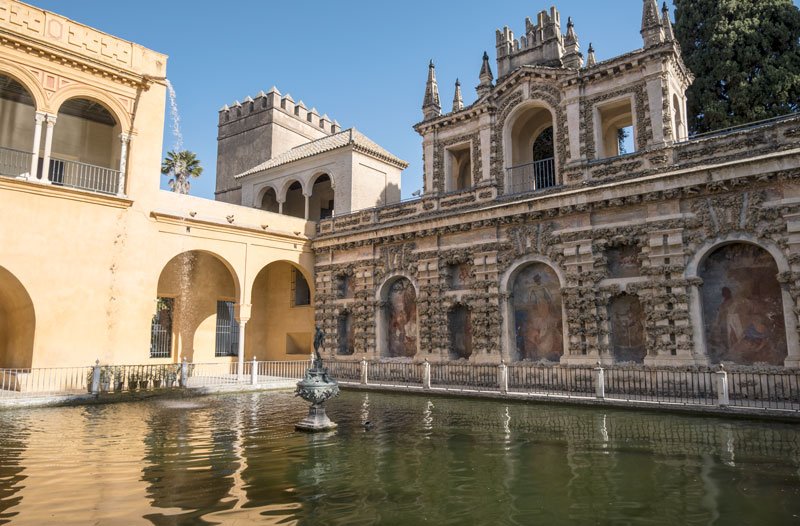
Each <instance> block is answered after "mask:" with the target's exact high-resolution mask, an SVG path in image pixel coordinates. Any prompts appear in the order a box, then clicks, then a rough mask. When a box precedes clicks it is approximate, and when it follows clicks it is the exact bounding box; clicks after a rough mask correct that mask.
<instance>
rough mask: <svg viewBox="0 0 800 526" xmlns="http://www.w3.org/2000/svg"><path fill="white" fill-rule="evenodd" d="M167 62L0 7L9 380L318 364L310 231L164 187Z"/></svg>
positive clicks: (1, 248) (1, 331)
mask: <svg viewBox="0 0 800 526" xmlns="http://www.w3.org/2000/svg"><path fill="white" fill-rule="evenodd" d="M166 64H167V57H166V56H164V55H162V54H159V53H156V52H154V51H150V50H148V49H145V48H143V47H141V46H139V45H137V44H134V43H131V42H126V41H124V40H121V39H118V38H116V37H113V36H110V35H107V34H105V33H102V32H100V31H97V30H95V29H92V28H90V27H87V26H84V25H81V24H79V23H76V22H74V21H72V20H69V19H66V18H64V17H62V16H59V15H57V14H54V13H50V12H47V11H44V10H41V9H37V8H35V7H33V6H30V5H27V4H23V3H21V2H16V1H9V0H0V222H2V224H3V227H2V228H0V368H30V367H34V368H39V367H67V366H78V365H86V364H90V363H93V362H94V361H95V359H100V361H101V362H103V363H168V362H176V361H179V360H181V359H182V358H183V357H186V358H187V359H189V360H190V361H195V362H214V361H236V360H237V356H238V357H240V358H242V359H252V357H254V356H255V357H257V358H258V359H259V360H263V359H273V360H275V359H305V358H306V357H307V356H308V353H309V351H310V341H311V335H312V332H313V318H314V314H313V306H312V303H311V301H310V298H311V297H312V295H313V290H312V289H313V283H314V280H313V278H312V274H311V269H312V268H313V254H312V252H311V250H310V240H309V238H310V236H311V234H312V233H313V229H314V224H313V223H311V222H308V221H305V220H304V219H302V218H296V217H290V216H286V215H279V214H276V213H271V212H267V211H264V210H259V209H255V208H249V207H242V206H237V205H232V204H227V203H221V202H215V201H210V200H206V199H199V198H195V197H191V196H187V195H178V194H174V193H171V192H166V191H163V190H160V189H159V180H160V177H161V175H160V165H161V142H162V133H163V128H164V113H165V100H166V81H165V77H166ZM220 313H221V314H220ZM223 322H224V323H223ZM221 325H224V327H222V329H221V328H220V327H221ZM159 331H160V332H159ZM159 333H160V334H162V337H160V338H159V337H157V335H158V334H159ZM221 333H223V336H224V338H222V340H221V338H220V334H221Z"/></svg>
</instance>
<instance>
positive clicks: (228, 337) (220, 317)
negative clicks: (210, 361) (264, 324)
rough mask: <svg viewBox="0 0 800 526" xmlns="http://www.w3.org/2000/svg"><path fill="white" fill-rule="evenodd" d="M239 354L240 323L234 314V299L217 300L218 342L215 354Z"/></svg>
mask: <svg viewBox="0 0 800 526" xmlns="http://www.w3.org/2000/svg"><path fill="white" fill-rule="evenodd" d="M238 355H239V323H238V322H237V321H236V318H235V317H234V315H233V302H232V301H218V302H217V343H216V347H215V349H214V356H238Z"/></svg>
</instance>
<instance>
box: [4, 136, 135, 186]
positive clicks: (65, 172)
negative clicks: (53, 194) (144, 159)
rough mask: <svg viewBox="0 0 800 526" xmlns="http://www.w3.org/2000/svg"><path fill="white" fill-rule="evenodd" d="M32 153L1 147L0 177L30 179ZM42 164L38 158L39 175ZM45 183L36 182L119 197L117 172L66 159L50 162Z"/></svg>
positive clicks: (56, 159) (118, 175)
mask: <svg viewBox="0 0 800 526" xmlns="http://www.w3.org/2000/svg"><path fill="white" fill-rule="evenodd" d="M32 155H33V154H32V153H31V152H23V151H20V150H14V149H12V148H3V147H0V176H5V177H14V178H24V179H29V176H30V171H31V160H32V158H31V156H32ZM43 162H44V160H43V159H42V158H41V157H40V158H39V169H38V172H39V173H43V171H42V164H43ZM48 164H49V167H48V170H47V179H46V180H45V179H36V180H37V181H42V182H45V183H51V184H53V185H56V186H66V187H68V188H77V189H79V190H88V191H90V192H97V193H100V194H108V195H117V194H118V193H120V190H121V189H120V172H119V170H112V169H111V168H104V167H102V166H95V165H92V164H87V163H81V162H77V161H68V160H65V159H58V158H51V159H50V162H49V163H48Z"/></svg>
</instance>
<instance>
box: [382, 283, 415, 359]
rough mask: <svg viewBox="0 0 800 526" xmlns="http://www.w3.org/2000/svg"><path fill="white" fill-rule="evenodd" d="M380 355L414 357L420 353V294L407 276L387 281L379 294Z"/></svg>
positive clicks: (384, 356)
mask: <svg viewBox="0 0 800 526" xmlns="http://www.w3.org/2000/svg"><path fill="white" fill-rule="evenodd" d="M379 298H380V301H379V305H380V306H379V312H378V316H377V318H378V323H377V330H378V353H379V356H380V357H381V358H413V357H414V356H415V355H416V354H417V352H418V351H419V334H418V320H417V291H416V288H415V287H414V284H413V283H412V282H411V280H410V279H408V278H407V277H405V276H394V277H392V278H389V279H388V280H386V281H385V282H384V284H383V286H382V287H381V289H380V293H379Z"/></svg>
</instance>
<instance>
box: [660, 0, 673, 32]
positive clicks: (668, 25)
mask: <svg viewBox="0 0 800 526" xmlns="http://www.w3.org/2000/svg"><path fill="white" fill-rule="evenodd" d="M661 25H662V26H664V40H666V41H670V40H675V34H674V33H673V32H672V22H671V21H670V19H669V7H667V3H666V2H664V5H663V6H661Z"/></svg>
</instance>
